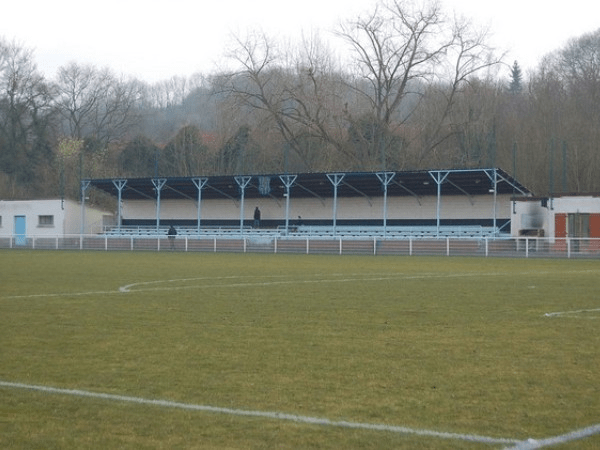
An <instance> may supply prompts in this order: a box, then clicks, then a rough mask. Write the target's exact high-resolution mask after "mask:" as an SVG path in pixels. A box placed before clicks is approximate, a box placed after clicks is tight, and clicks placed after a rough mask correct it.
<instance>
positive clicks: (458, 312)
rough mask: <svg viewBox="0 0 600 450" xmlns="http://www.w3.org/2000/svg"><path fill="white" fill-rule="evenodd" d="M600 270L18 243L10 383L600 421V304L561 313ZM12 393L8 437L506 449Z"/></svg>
mask: <svg viewBox="0 0 600 450" xmlns="http://www.w3.org/2000/svg"><path fill="white" fill-rule="evenodd" d="M599 275H600V263H599V262H598V261H589V260H588V261H579V260H577V261H571V260H540V259H535V260H531V259H527V260H522V259H496V258H494V259H492V258H490V259H483V258H454V257H452V258H447V257H446V258H434V257H423V258H420V257H367V256H362V257H351V256H312V255H311V256H309V255H260V254H212V253H206V254H197V253H196V254H186V253H176V252H175V253H171V252H167V253H154V252H148V253H135V252H133V253H131V252H123V253H120V252H108V253H104V252H98V253H94V252H45V251H40V252H33V251H16V250H12V251H0V381H5V382H18V383H24V384H32V385H43V386H51V387H56V388H65V389H81V390H86V391H91V392H99V393H108V394H115V395H123V396H132V397H141V398H145V399H161V400H169V401H173V402H181V403H188V404H198V405H210V406H215V407H223V408H232V409H243V410H256V411H277V412H283V413H289V414H297V415H305V416H310V417H322V418H328V419H330V420H334V421H341V420H344V421H350V422H360V423H373V424H389V425H397V426H405V427H410V428H415V429H427V430H436V431H440V432H450V433H461V434H469V435H482V436H490V437H498V438H510V439H527V438H530V437H532V438H540V439H541V438H546V437H550V436H555V435H562V434H565V433H568V432H570V431H573V430H576V429H580V428H583V427H587V426H590V425H595V424H598V423H600V387H599V384H598V374H599V373H600V333H599V332H598V325H599V323H600V322H599V320H600V312H598V311H596V312H593V311H592V312H587V313H579V314H571V315H566V316H554V317H547V316H544V314H545V313H548V312H555V311H573V310H583V309H597V308H600V300H599V299H598V288H599V287H600V283H599V281H598V280H599ZM134 283H138V284H136V285H134V286H131V287H130V292H127V293H119V292H118V290H119V287H122V286H126V285H132V284H134ZM143 283H146V284H143ZM0 398H1V400H0V448H17V449H19V448H32V449H33V448H44V449H53V448H132V449H133V448H135V449H137V448H239V449H242V448H244V449H245V448H252V449H259V448H265V449H271V448H278V449H287V448H303V449H304V448H318V449H321V448H324V449H327V448H330V449H339V448H346V449H349V448H361V449H362V448H367V449H369V448H372V449H381V448H406V449H419V448H422V449H431V448H436V449H437V448H444V449H445V448H454V449H464V448H467V449H469V448H473V449H476V448H490V447H492V448H502V445H491V446H490V445H489V444H481V443H472V442H466V441H461V440H452V439H440V438H436V437H426V436H415V435H410V434H400V433H393V432H389V431H373V430H363V429H349V428H341V427H330V426H322V425H310V424H304V423H295V422H289V421H287V422H286V421H281V420H274V419H266V418H260V417H240V416H232V415H225V414H216V413H209V412H200V411H186V410H180V409H176V408H165V407H160V406H152V405H140V404H132V403H127V402H117V401H110V400H103V399H94V398H81V397H74V396H67V395H59V394H50V393H44V392H39V391H31V390H24V389H16V388H9V387H1V386H0ZM598 446H600V436H598V435H595V436H592V437H589V438H586V439H583V440H579V441H576V442H574V443H570V444H564V445H563V447H559V448H578V449H579V448H583V449H592V448H597V447H598Z"/></svg>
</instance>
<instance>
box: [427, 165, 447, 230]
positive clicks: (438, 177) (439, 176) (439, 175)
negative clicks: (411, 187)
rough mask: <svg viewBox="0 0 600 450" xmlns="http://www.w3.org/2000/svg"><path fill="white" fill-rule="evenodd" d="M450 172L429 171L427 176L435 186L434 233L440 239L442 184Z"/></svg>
mask: <svg viewBox="0 0 600 450" xmlns="http://www.w3.org/2000/svg"><path fill="white" fill-rule="evenodd" d="M449 174H450V172H442V171H429V175H431V178H433V179H434V180H435V182H436V184H437V206H436V233H437V237H438V238H439V237H440V209H441V201H442V183H443V182H444V181H446V178H448V175H449Z"/></svg>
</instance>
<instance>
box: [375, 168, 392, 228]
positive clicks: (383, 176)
mask: <svg viewBox="0 0 600 450" xmlns="http://www.w3.org/2000/svg"><path fill="white" fill-rule="evenodd" d="M376 175H377V178H379V181H381V184H383V234H384V235H385V234H387V192H388V185H389V184H390V183H391V182H392V179H393V178H394V176H396V173H395V172H377V174H376Z"/></svg>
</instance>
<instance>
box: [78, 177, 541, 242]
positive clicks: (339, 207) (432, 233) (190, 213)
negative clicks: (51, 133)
mask: <svg viewBox="0 0 600 450" xmlns="http://www.w3.org/2000/svg"><path fill="white" fill-rule="evenodd" d="M89 185H90V186H91V187H93V188H95V189H99V190H101V191H104V192H106V193H108V194H109V195H111V196H113V197H115V198H116V199H117V204H118V205H119V206H118V211H117V213H116V215H117V224H116V226H114V227H112V228H110V229H106V230H105V233H106V235H108V236H136V237H144V236H148V237H156V236H157V235H165V234H166V231H167V229H168V227H169V226H171V225H174V226H175V227H176V228H177V230H178V234H180V235H184V236H186V237H189V238H214V237H219V238H227V237H231V238H239V237H240V235H252V236H254V237H261V236H262V237H265V238H268V237H273V238H278V239H281V238H283V239H295V238H298V239H305V238H306V237H307V236H310V237H311V238H313V239H314V238H317V239H327V238H337V237H344V238H347V239H352V238H372V237H378V238H390V239H414V238H449V237H452V238H454V237H456V238H460V237H466V238H482V237H499V236H507V235H509V233H510V219H511V199H512V198H513V197H514V196H520V197H527V196H531V192H530V191H529V190H528V189H527V188H525V187H524V186H522V185H521V184H520V183H519V182H518V181H516V180H515V179H513V178H512V177H511V176H510V175H508V174H507V173H506V172H504V171H503V170H501V169H498V168H491V169H448V170H426V171H407V172H347V173H340V172H338V173H304V174H269V175H264V174H260V175H239V176H233V175H232V176H214V177H176V178H174V177H171V178H135V179H94V180H89ZM248 204H249V205H248ZM255 208H259V210H260V211H261V213H262V217H261V221H260V225H259V226H258V227H256V226H253V217H252V214H253V210H254V209H255Z"/></svg>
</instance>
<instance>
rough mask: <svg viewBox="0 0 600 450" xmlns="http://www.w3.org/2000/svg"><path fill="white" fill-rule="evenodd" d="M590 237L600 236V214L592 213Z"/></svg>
mask: <svg viewBox="0 0 600 450" xmlns="http://www.w3.org/2000/svg"><path fill="white" fill-rule="evenodd" d="M590 237H591V238H600V214H590Z"/></svg>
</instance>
